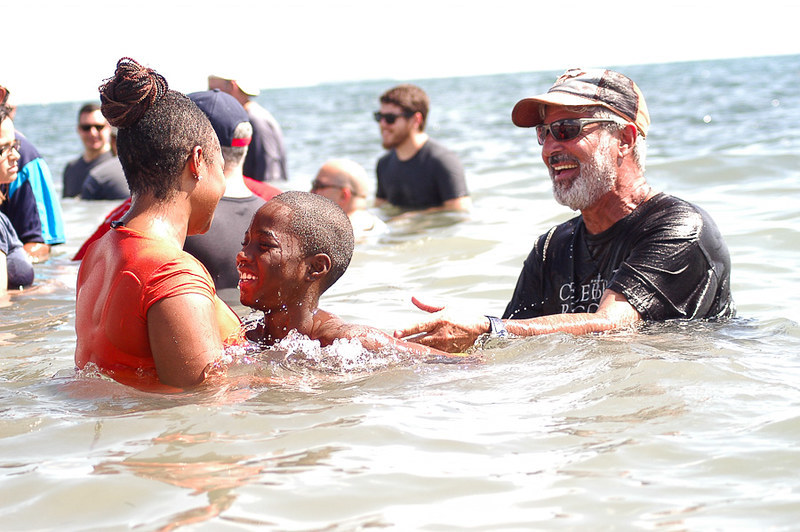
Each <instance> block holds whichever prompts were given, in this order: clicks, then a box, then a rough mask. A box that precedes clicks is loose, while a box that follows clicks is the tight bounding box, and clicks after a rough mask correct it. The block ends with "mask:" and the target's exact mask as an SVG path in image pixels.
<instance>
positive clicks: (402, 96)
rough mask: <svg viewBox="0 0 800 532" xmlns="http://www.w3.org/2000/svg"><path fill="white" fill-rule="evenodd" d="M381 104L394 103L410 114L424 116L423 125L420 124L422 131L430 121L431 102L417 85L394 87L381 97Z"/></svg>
mask: <svg viewBox="0 0 800 532" xmlns="http://www.w3.org/2000/svg"><path fill="white" fill-rule="evenodd" d="M380 101H381V103H393V104H394V105H397V106H399V107H402V108H403V109H404V110H405V111H408V112H409V113H420V114H422V123H421V124H420V127H419V129H420V131H424V130H425V121H426V120H427V119H428V108H429V107H430V100H429V99H428V95H427V94H425V91H424V90H422V89H420V88H419V87H417V86H416V85H411V84H408V83H406V84H404V85H398V86H397V87H393V88H391V89H389V90H388V91H386V92H384V93H383V94H382V95H381V100H380Z"/></svg>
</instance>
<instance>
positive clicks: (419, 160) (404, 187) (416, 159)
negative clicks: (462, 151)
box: [375, 139, 469, 209]
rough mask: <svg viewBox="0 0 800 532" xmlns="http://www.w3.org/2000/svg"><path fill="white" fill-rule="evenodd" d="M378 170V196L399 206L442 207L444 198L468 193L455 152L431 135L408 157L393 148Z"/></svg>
mask: <svg viewBox="0 0 800 532" xmlns="http://www.w3.org/2000/svg"><path fill="white" fill-rule="evenodd" d="M376 171H377V175H378V186H377V189H376V191H375V197H376V198H379V199H384V200H386V201H388V202H389V203H391V204H392V205H395V206H397V207H403V208H407V209H427V208H429V207H440V206H442V205H443V204H444V202H445V201H448V200H452V199H456V198H461V197H464V196H468V195H469V192H468V191H467V182H466V179H465V178H464V168H463V167H462V166H461V162H460V161H459V160H458V157H456V154H455V153H453V152H451V151H450V150H448V149H447V148H445V147H444V146H442V145H441V144H439V143H437V142H435V141H433V140H431V139H428V140H427V141H426V142H425V144H423V145H422V147H421V148H420V149H419V151H418V152H417V153H416V154H414V156H413V157H412V158H411V159H409V160H407V161H401V160H400V158H399V157H398V156H397V152H396V151H395V150H391V151H390V152H389V153H387V154H386V155H384V156H383V157H381V158H380V159H379V160H378V166H377V170H376Z"/></svg>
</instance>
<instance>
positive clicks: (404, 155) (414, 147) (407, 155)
mask: <svg viewBox="0 0 800 532" xmlns="http://www.w3.org/2000/svg"><path fill="white" fill-rule="evenodd" d="M426 142H428V134H427V133H425V132H422V131H417V132H414V133H411V134H410V135H409V136H408V138H407V139H406V140H404V141H403V142H402V143H401V144H400V145H399V146H397V147H396V148H395V149H394V151H395V153H397V158H398V159H400V160H401V161H408V160H409V159H411V158H412V157H414V156H415V155H416V154H417V152H418V151H419V150H420V149H421V148H422V146H424V145H425V143H426Z"/></svg>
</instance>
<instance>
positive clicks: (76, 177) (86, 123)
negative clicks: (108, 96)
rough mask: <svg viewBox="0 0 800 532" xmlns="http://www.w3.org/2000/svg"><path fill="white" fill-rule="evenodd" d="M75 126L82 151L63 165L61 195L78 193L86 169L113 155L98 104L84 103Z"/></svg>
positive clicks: (106, 123) (109, 131) (109, 129)
mask: <svg viewBox="0 0 800 532" xmlns="http://www.w3.org/2000/svg"><path fill="white" fill-rule="evenodd" d="M77 129H78V136H80V138H81V142H82V143H83V154H82V155H81V156H80V157H78V158H77V159H75V160H73V161H70V162H69V163H67V166H66V167H65V168H64V181H63V183H64V188H63V190H62V191H61V195H62V196H63V197H65V198H73V197H75V196H78V195H80V193H81V188H83V182H84V181H86V177H87V176H88V175H89V172H90V171H91V170H92V169H93V168H95V167H96V166H98V165H99V164H102V163H104V162H106V161H108V160H110V159H113V158H114V154H113V153H112V152H111V126H110V125H108V121H107V120H106V117H104V116H103V113H101V112H100V105H99V104H97V103H87V104H84V105H83V106H82V107H81V109H80V111H78V126H77ZM119 170H120V171H121V170H122V168H121V167H120V168H119ZM123 180H124V178H123Z"/></svg>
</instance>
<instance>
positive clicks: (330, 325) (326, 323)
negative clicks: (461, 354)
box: [311, 311, 453, 358]
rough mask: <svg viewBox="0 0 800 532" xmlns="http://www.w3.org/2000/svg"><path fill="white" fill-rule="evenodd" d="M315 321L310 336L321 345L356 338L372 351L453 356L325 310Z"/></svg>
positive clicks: (423, 356)
mask: <svg viewBox="0 0 800 532" xmlns="http://www.w3.org/2000/svg"><path fill="white" fill-rule="evenodd" d="M320 318H321V319H320ZM315 321H316V322H317V323H316V324H315V327H314V330H313V331H312V334H311V337H312V338H313V339H316V340H319V341H320V345H322V346H327V345H331V344H332V343H333V341H334V340H337V339H340V338H347V339H351V340H353V339H355V340H358V341H359V342H361V346H362V347H363V348H364V349H366V350H367V351H372V352H376V351H380V350H383V349H387V348H389V349H392V350H395V351H400V352H404V353H406V354H408V355H411V356H412V357H414V358H427V357H452V356H453V355H452V354H450V353H447V352H445V351H440V350H439V349H436V348H435V347H429V346H427V345H422V344H419V343H412V342H407V341H405V340H402V339H400V338H393V337H392V336H390V335H388V334H386V333H385V332H383V331H381V330H380V329H376V328H375V327H370V326H369V325H358V324H353V323H346V322H344V321H342V319H341V318H339V317H338V316H335V315H333V314H330V313H328V312H325V311H319V312H318V313H317V315H316V316H315Z"/></svg>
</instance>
